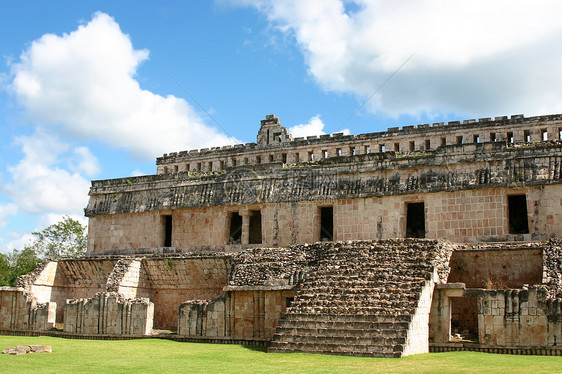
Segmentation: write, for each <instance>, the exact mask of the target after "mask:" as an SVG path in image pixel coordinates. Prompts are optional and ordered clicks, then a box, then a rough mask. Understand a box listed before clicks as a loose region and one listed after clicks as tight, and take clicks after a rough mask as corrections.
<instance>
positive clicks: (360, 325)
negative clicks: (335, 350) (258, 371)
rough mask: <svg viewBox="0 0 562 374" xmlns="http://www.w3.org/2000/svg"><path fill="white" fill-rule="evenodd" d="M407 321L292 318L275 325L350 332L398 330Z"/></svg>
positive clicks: (401, 328) (282, 329) (405, 324)
mask: <svg viewBox="0 0 562 374" xmlns="http://www.w3.org/2000/svg"><path fill="white" fill-rule="evenodd" d="M408 327H409V323H408V322H373V321H352V322H348V321H345V322H344V321H318V320H292V321H290V324H288V325H287V326H285V325H283V324H280V325H279V326H278V327H277V330H276V331H278V332H280V331H283V332H285V331H288V330H295V331H296V332H297V333H298V332H301V329H303V330H318V329H333V330H340V329H344V330H347V329H349V330H350V331H352V332H354V333H355V332H356V331H358V332H361V331H366V330H375V331H376V330H391V331H400V330H407V329H408Z"/></svg>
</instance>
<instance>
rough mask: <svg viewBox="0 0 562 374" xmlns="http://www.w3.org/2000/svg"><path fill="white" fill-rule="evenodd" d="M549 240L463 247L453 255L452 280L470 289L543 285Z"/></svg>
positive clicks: (450, 281)
mask: <svg viewBox="0 0 562 374" xmlns="http://www.w3.org/2000/svg"><path fill="white" fill-rule="evenodd" d="M544 244H545V243H536V242H534V243H520V244H513V243H497V244H495V243H488V244H474V245H465V246H462V245H461V246H459V249H458V250H456V251H455V252H454V253H453V256H452V257H451V264H450V266H451V274H450V275H449V279H448V282H449V283H457V282H462V283H464V284H465V285H466V287H468V288H520V287H523V285H524V284H530V285H534V284H541V283H542V276H543V247H544Z"/></svg>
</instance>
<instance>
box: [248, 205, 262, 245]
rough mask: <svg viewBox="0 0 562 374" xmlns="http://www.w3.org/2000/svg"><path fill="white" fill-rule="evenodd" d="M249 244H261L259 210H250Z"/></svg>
mask: <svg viewBox="0 0 562 374" xmlns="http://www.w3.org/2000/svg"><path fill="white" fill-rule="evenodd" d="M249 240H250V244H261V242H262V238H261V212H260V211H259V210H252V211H250V238H249Z"/></svg>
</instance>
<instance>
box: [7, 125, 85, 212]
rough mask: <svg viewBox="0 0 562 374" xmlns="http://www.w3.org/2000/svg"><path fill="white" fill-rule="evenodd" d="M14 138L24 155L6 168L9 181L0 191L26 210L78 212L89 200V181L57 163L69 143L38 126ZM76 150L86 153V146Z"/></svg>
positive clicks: (81, 210) (67, 148)
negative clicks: (35, 131) (30, 131)
mask: <svg viewBox="0 0 562 374" xmlns="http://www.w3.org/2000/svg"><path fill="white" fill-rule="evenodd" d="M17 142H18V143H19V144H20V145H21V146H22V150H23V153H24V157H23V159H21V160H20V161H19V162H18V164H17V165H15V166H12V167H9V168H8V171H9V172H10V174H11V176H12V181H10V182H8V183H4V184H3V186H2V187H1V192H3V193H4V194H5V195H7V196H9V197H10V198H11V199H12V200H13V201H14V203H15V204H17V206H18V207H19V208H20V209H21V210H22V211H23V212H26V213H44V212H55V213H61V214H81V213H82V212H83V208H84V207H85V206H86V204H87V201H88V191H89V187H90V183H89V181H88V180H86V179H85V178H84V177H82V175H80V174H79V173H77V172H69V171H67V170H65V169H63V168H61V167H60V166H59V164H60V160H59V159H60V158H62V157H61V156H63V155H65V152H67V151H68V150H69V146H68V145H67V144H64V143H61V142H60V141H59V140H58V139H57V138H56V137H55V136H53V135H50V134H47V133H44V132H42V131H41V130H38V132H37V133H35V134H34V135H32V136H21V137H19V138H17ZM73 151H76V150H73ZM78 152H79V153H80V152H83V153H84V154H89V151H87V149H86V151H84V150H81V151H80V148H79V151H78ZM90 161H91V162H94V163H95V161H92V160H90Z"/></svg>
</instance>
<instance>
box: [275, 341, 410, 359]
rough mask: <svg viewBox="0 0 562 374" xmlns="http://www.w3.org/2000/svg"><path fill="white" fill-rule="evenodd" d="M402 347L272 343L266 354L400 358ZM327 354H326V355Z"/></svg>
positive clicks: (399, 345)
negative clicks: (319, 354)
mask: <svg viewBox="0 0 562 374" xmlns="http://www.w3.org/2000/svg"><path fill="white" fill-rule="evenodd" d="M403 350H404V346H403V345H401V344H396V345H392V346H386V345H363V344H351V343H346V344H340V343H322V342H313V343H308V342H299V343H297V342H284V341H283V342H278V341H273V342H272V343H271V345H270V347H269V349H268V352H285V353H288V352H302V353H324V354H337V355H353V356H356V355H359V354H364V355H366V356H371V357H400V356H401V354H402V352H403ZM327 352H328V353H327Z"/></svg>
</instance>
